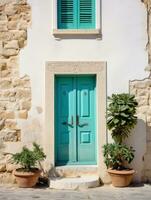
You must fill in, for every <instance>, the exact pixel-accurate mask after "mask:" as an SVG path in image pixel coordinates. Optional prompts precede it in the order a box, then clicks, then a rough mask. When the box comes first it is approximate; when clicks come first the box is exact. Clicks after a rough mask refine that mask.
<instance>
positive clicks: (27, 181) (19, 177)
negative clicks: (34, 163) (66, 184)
mask: <svg viewBox="0 0 151 200" xmlns="http://www.w3.org/2000/svg"><path fill="white" fill-rule="evenodd" d="M40 173H41V171H40V170H39V169H35V170H32V172H24V171H23V170H21V169H17V170H15V171H14V176H15V178H16V181H17V184H18V186H19V187H22V188H31V187H33V186H35V185H36V183H37V181H38V178H39V176H40Z"/></svg>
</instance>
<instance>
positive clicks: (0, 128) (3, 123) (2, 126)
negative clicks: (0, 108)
mask: <svg viewBox="0 0 151 200" xmlns="http://www.w3.org/2000/svg"><path fill="white" fill-rule="evenodd" d="M4 126H5V120H4V119H0V130H2V129H3V128H4Z"/></svg>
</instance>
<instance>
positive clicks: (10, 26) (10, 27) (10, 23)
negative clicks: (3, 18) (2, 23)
mask: <svg viewBox="0 0 151 200" xmlns="http://www.w3.org/2000/svg"><path fill="white" fill-rule="evenodd" d="M18 20H19V19H18ZM7 27H8V30H16V29H18V21H16V20H11V21H8V23H7Z"/></svg>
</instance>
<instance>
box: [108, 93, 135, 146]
mask: <svg viewBox="0 0 151 200" xmlns="http://www.w3.org/2000/svg"><path fill="white" fill-rule="evenodd" d="M108 100H109V105H108V109H107V128H108V129H109V130H110V131H111V134H112V137H113V139H114V140H115V142H117V143H119V144H121V143H122V141H123V140H124V139H125V138H126V137H128V136H129V133H130V132H131V129H132V128H134V126H135V125H136V122H137V117H136V107H137V101H136V100H135V96H134V95H130V94H125V93H123V94H113V95H112V96H111V97H109V98H108Z"/></svg>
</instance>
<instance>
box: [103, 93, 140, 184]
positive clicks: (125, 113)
mask: <svg viewBox="0 0 151 200" xmlns="http://www.w3.org/2000/svg"><path fill="white" fill-rule="evenodd" d="M108 99H109V105H108V109H107V128H108V129H109V130H110V131H111V135H112V138H113V140H114V143H112V144H106V145H104V146H103V148H104V158H105V160H104V161H105V164H106V166H107V168H108V173H109V174H110V176H111V181H112V184H113V185H114V186H116V187H125V186H128V185H129V184H130V183H131V181H132V177H133V174H134V173H135V171H134V170H132V169H130V168H128V167H127V163H131V162H132V160H133V159H134V149H133V148H132V147H127V146H126V144H124V140H125V138H127V137H128V136H129V134H130V133H131V130H132V129H133V128H134V126H135V125H136V123H137V117H136V107H137V101H136V100H135V96H134V95H131V94H126V93H123V94H113V95H112V96H111V97H109V98H108Z"/></svg>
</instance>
